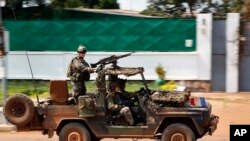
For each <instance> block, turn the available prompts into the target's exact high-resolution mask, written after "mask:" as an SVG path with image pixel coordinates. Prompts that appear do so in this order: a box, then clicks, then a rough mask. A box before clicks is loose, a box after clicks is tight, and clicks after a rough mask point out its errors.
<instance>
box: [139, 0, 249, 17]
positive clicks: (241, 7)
mask: <svg viewBox="0 0 250 141" xmlns="http://www.w3.org/2000/svg"><path fill="white" fill-rule="evenodd" d="M149 3H150V5H149V7H148V9H147V10H145V11H143V12H142V14H146V15H154V16H165V17H180V16H184V15H185V16H186V15H191V16H194V11H195V13H213V14H214V16H218V17H224V16H225V15H226V13H228V12H240V13H241V14H242V15H244V17H250V1H249V0H149Z"/></svg>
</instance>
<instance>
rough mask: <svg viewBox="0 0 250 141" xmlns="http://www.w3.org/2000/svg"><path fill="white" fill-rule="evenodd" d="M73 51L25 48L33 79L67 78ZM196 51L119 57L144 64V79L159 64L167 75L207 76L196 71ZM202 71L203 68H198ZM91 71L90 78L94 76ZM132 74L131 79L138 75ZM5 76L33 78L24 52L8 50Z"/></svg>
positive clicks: (132, 63)
mask: <svg viewBox="0 0 250 141" xmlns="http://www.w3.org/2000/svg"><path fill="white" fill-rule="evenodd" d="M113 54H116V55H121V54H124V53H117V52H116V53H110V52H102V53H97V52H91V53H90V52H89V53H88V54H87V57H86V60H87V61H88V62H89V63H95V62H97V61H98V60H99V59H101V58H103V57H108V56H110V55H113ZM75 55H76V53H73V52H72V53H63V52H46V53H45V52H28V56H29V59H30V62H31V67H32V71H33V74H34V77H35V79H66V71H67V66H68V64H69V62H70V60H71V58H72V57H73V56H75ZM198 60H199V54H197V53H196V52H194V53H160V52H159V53H153V52H148V53H146V52H137V53H134V54H132V56H129V57H127V58H123V59H121V60H119V64H118V65H120V66H123V67H126V66H127V67H144V68H145V77H146V78H147V79H152V80H153V79H156V78H157V75H156V73H155V70H154V69H155V67H156V66H157V65H158V64H161V65H162V66H163V67H164V68H165V69H166V70H167V78H168V79H175V80H190V79H191V80H192V79H195V80H196V79H202V78H206V77H207V76H200V75H199V72H198V71H199V70H200V69H199V65H198ZM201 71H204V70H201ZM94 77H95V75H93V77H92V78H94ZM138 77H139V76H137V77H131V78H130V79H138ZM8 78H11V79H30V78H32V76H31V72H30V70H29V64H28V60H27V56H26V53H25V52H11V53H9V54H8Z"/></svg>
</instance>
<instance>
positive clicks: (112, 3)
mask: <svg viewBox="0 0 250 141" xmlns="http://www.w3.org/2000/svg"><path fill="white" fill-rule="evenodd" d="M97 7H98V8H100V9H119V4H118V3H117V1H116V0H99V4H98V5H97Z"/></svg>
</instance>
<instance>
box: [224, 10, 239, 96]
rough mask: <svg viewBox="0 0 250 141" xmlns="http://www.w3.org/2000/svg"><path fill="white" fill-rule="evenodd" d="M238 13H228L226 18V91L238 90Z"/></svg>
mask: <svg viewBox="0 0 250 141" xmlns="http://www.w3.org/2000/svg"><path fill="white" fill-rule="evenodd" d="M239 29H240V14H239V13H228V14H227V20H226V38H227V43H226V45H227V46H226V52H227V55H226V92H238V91H239V35H240V31H239Z"/></svg>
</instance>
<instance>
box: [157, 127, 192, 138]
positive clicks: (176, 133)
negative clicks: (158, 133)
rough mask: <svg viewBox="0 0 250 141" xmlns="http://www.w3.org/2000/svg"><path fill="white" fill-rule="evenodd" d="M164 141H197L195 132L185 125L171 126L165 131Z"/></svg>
mask: <svg viewBox="0 0 250 141" xmlns="http://www.w3.org/2000/svg"><path fill="white" fill-rule="evenodd" d="M161 140H162V141H196V138H195V136H194V133H193V131H192V130H191V129H190V128H189V127H187V126H186V125H184V124H181V123H175V124H172V125H169V126H168V127H166V128H165V130H164V131H163V134H162V137H161Z"/></svg>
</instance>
